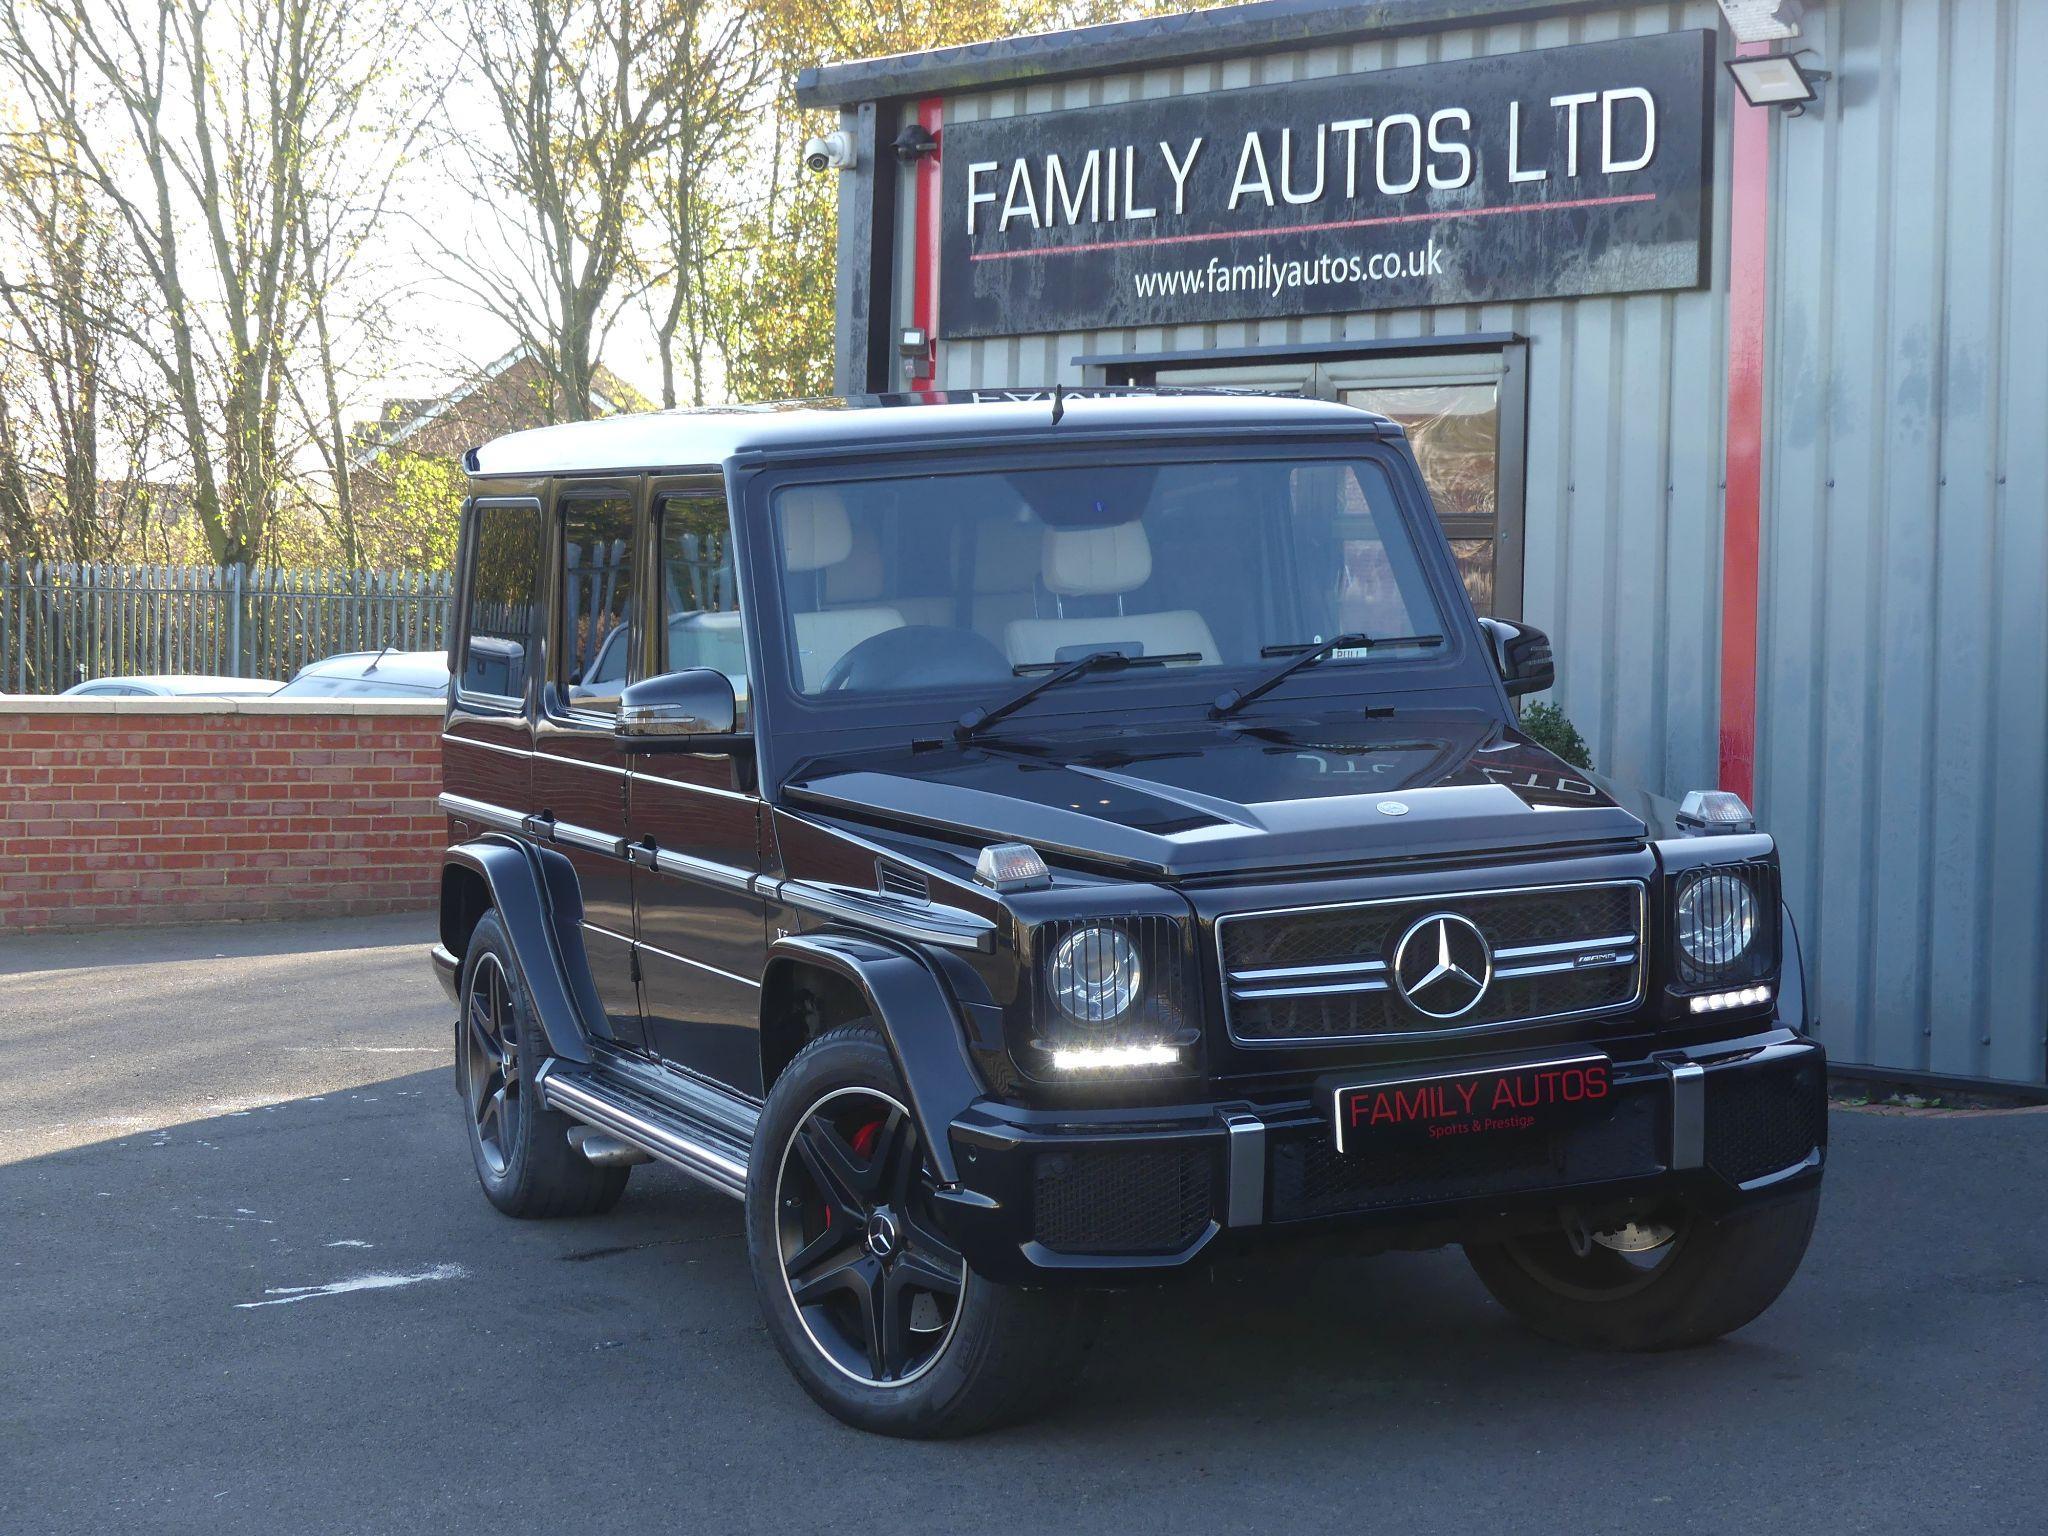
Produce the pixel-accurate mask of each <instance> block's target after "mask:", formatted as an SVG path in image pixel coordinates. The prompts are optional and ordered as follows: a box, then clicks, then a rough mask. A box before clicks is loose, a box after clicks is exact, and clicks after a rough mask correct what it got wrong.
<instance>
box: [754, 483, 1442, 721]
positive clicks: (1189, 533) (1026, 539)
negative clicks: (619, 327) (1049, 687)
mask: <svg viewBox="0 0 2048 1536" xmlns="http://www.w3.org/2000/svg"><path fill="white" fill-rule="evenodd" d="M773 504H774V509H775V514H774V521H775V523H776V527H777V532H778V534H779V538H780V561H781V567H782V569H781V580H782V585H783V595H784V602H785V606H786V607H787V609H788V612H789V628H788V639H789V643H790V645H791V648H792V651H793V656H794V665H793V667H792V672H793V673H794V676H793V678H792V682H793V684H794V686H795V687H796V688H797V690H798V691H799V692H801V693H804V694H807V695H813V696H823V695H828V694H830V695H837V694H846V693H853V694H859V693H871V692H891V691H903V690H913V689H923V688H936V687H961V686H967V685H982V684H1010V683H1012V682H1013V680H1014V679H1016V678H1019V677H1028V676H1032V675H1035V674H1039V673H1043V672H1046V671H1049V670H1051V669H1052V668H1054V667H1057V666H1059V665H1061V664H1062V663H1065V662H1069V661H1073V660H1075V659H1077V658H1079V657H1081V656H1084V655H1087V654H1089V653H1090V652H1094V651H1102V650H1113V651H1118V652H1121V653H1122V654H1124V655H1126V656H1129V657H1131V658H1133V659H1140V660H1145V661H1148V662H1150V663H1152V664H1156V665H1158V666H1160V667H1162V668H1164V669H1168V670H1172V671H1181V670H1198V669H1204V668H1208V669H1222V668H1231V667H1258V666H1270V665H1271V664H1272V662H1273V660H1274V658H1276V657H1278V656H1284V655H1286V654H1289V653H1290V649H1298V648H1303V647H1308V646H1313V645H1316V644H1319V643H1321V642H1323V641H1325V640H1328V639H1330V638H1332V637H1334V636H1336V635H1340V634H1347V633H1360V634H1367V635H1371V636H1373V637H1375V638H1376V639H1383V640H1390V641H1398V640H1400V639H1401V638H1402V637H1426V638H1425V639H1424V640H1423V641H1418V642H1417V643H1414V644H1408V645H1402V644H1398V643H1396V644H1390V645H1388V646H1386V647H1384V648H1376V649H1374V650H1372V651H1371V652H1369V653H1368V654H1366V655H1361V656H1352V657H1347V656H1342V655H1340V656H1339V657H1337V658H1335V659H1334V660H1333V662H1332V665H1335V666H1350V665H1368V666H1381V665H1383V664H1389V663H1394V662H1398V661H1400V660H1403V659H1407V660H1412V659H1414V658H1415V657H1416V656H1418V655H1425V654H1428V653H1429V648H1430V646H1431V645H1433V644H1438V643H1440V637H1441V636H1442V635H1443V634H1444V632H1445V630H1446V625H1445V622H1444V620H1443V617H1442V615H1441V612H1440V610H1439V608H1438V605H1437V602H1436V599H1435V597H1434V596H1433V595H1432V593H1431V590H1430V587H1429V583H1428V581H1427V580H1426V578H1425V576H1424V572H1423V566H1422V562H1421V559H1420V556H1419V554H1418V552H1417V549H1416V547H1415V545H1414V543H1413V541H1412V539H1411V538H1410V536H1409V533H1408V528H1407V524H1406V523H1405V522H1404V521H1403V519H1402V517H1401V515H1400V513H1399V510H1398V508H1397V506H1396V501H1395V495H1394V488H1393V484H1392V482H1391V481H1390V480H1389V479H1388V477H1387V473H1386V471H1385V470H1384V469H1383V468H1382V467H1381V465H1380V464H1379V463H1378V462H1376V461H1374V460H1372V459H1367V458H1355V459H1353V458H1336V459H1314V460H1288V459H1276V458H1258V459H1245V460H1238V461H1222V462H1208V463H1174V464H1095V465H1088V466H1060V467H1048V468H1043V469H1027V470H1013V471H1006V472H1001V473H960V474H946V473H938V474H929V475H923V476H919V477H916V478H904V479H893V480H865V481H857V482H848V483H843V484H836V485H818V484H811V485H791V486H786V487H784V488H783V489H781V490H780V491H778V492H777V493H776V495H775V497H774V499H773Z"/></svg>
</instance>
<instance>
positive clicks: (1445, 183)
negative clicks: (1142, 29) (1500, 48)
mask: <svg viewBox="0 0 2048 1536" xmlns="http://www.w3.org/2000/svg"><path fill="white" fill-rule="evenodd" d="M1713 59H1714V38H1713V35H1712V34H1711V33H1709V32H1705V31H1693V32H1673V33H1665V34H1662V35H1658V36H1649V37H1635V38H1621V39H1617V40H1615V41H1612V42H1604V43H1586V44H1580V45H1576V46H1572V47H1565V48H1546V49H1541V50H1537V51H1534V52H1528V53H1516V54H1502V55H1498V56H1494V57H1488V58H1475V59H1460V60H1455V61H1451V62H1446V63H1440V64H1420V65H1415V66H1412V67H1410V68H1405V69H1392V70H1383V71H1379V72H1377V73H1373V74H1362V75H1336V76H1330V77H1327V78H1323V79H1316V80H1301V81H1294V82H1291V83H1288V84H1285V85H1268V86H1248V87H1243V88H1240V89H1235V90H1225V91H1212V92H1206V93H1203V94H1199V95H1192V96H1175V97H1160V98H1155V99H1150V100H1141V101H1130V102H1120V103H1117V104H1116V105H1113V106H1103V107H1089V108H1081V109H1075V110H1070V111H1054V112H1043V113H1036V114H1032V115H1029V116H1022V117H1007V118H987V119H983V120H980V121H969V122H959V123H951V124H948V125H947V126H946V128H945V129H944V132H943V136H942V147H941V153H942V157H943V160H942V175H941V193H940V197H941V217H940V230H939V240H940V256H939V262H940V266H939V292H940V301H939V315H940V323H939V334H940V335H942V336H989V335H1015V334H1029V333H1042V332H1050V331H1061V330H1080V329H1096V328H1107V327H1116V326H1132V325H1176V324H1186V323H1189V322H1199V321H1208V320H1248V319H1263V318H1268V317H1273V316H1286V315H1305V314H1328V313H1337V312H1343V311H1350V310H1373V309H1392V308H1405V307H1407V306H1411V305H1432V304H1483V303H1494V302H1500V301H1506V300H1515V299H1538V298H1555V297H1566V296H1572V295H1578V294H1591V293H1633V292H1642V291H1646V290H1653V289H1660V288H1691V287H1698V286H1701V285H1703V284H1704V283H1705V282H1706V281H1707V260H1708V242H1707V230H1708V227H1709V198H1710V189H1711V185H1712V174H1711V173H1712V162H1711V156H1712V144H1713V141H1712V135H1711V130H1710V124H1711V123H1712V120H1713V88H1714V79H1713Z"/></svg>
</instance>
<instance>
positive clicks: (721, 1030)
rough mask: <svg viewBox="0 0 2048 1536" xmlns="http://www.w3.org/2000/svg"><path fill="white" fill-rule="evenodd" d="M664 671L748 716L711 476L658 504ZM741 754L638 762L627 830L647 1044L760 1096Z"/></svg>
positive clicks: (749, 829)
mask: <svg viewBox="0 0 2048 1536" xmlns="http://www.w3.org/2000/svg"><path fill="white" fill-rule="evenodd" d="M654 516H655V536H656V537H655V548H656V565H655V583H654V590H655V594H656V596H655V599H654V603H655V611H654V612H653V614H652V618H653V620H654V622H653V624H652V625H651V626H650V627H651V629H652V630H653V635H652V637H651V638H652V639H653V641H654V644H655V647H656V650H655V654H654V657H653V658H652V662H651V665H652V667H653V669H654V670H655V671H658V672H679V671H682V670H683V669H685V668H687V667H713V668H716V669H717V670H719V671H721V672H723V673H725V675H726V676H727V677H729V678H730V679H732V683H733V692H734V694H735V696H736V697H737V699H738V700H739V703H740V717H741V723H742V726H743V727H744V726H745V725H746V723H747V720H748V698H749V690H748V682H747V650H746V641H745V638H744V636H743V635H742V633H741V629H740V605H739V587H738V584H737V580H736V578H735V575H734V569H733V554H732V539H731V529H730V525H729V524H728V522H727V518H726V505H725V494H724V489H723V487H722V485H721V484H720V483H719V482H718V481H717V480H715V479H706V480H702V481H681V482H673V483H664V484H663V485H662V486H661V487H659V488H658V489H657V492H656V494H655V496H654ZM751 770H752V758H751V756H750V755H749V754H747V753H745V752H740V753H732V752H723V753H707V752H690V751H678V750H673V749H670V750H662V751H653V752H639V753H635V754H634V755H633V757H632V758H631V760H630V773H629V784H630V787H629V804H630V815H629V819H628V832H629V834H630V836H631V838H632V841H633V843H634V855H635V858H636V860H637V861H638V863H637V867H636V869H635V871H634V875H633V880H634V894H635V897H636V904H637V908H638V927H637V929H636V935H637V938H638V940H639V958H640V977H641V996H642V1003H643V1007H644V1009H645V1019H646V1029H647V1042H648V1045H649V1046H650V1048H652V1049H653V1050H654V1051H655V1052H656V1053H657V1054H659V1055H660V1056H661V1057H662V1058H663V1059H664V1060H666V1061H668V1062H670V1063H671V1064H673V1065H675V1066H679V1067H682V1068H684V1069H686V1070H688V1071H691V1072H694V1073H697V1074H700V1075H702V1076H705V1077H709V1078H712V1079H714V1080H715V1081H717V1082H720V1083H723V1084H725V1085H727V1086H728V1087H732V1088H737V1089H739V1090H740V1091H741V1092H743V1093H748V1094H753V1095H758V1094H759V1093H760V1092H761V1050H760V1040H759V1019H760V978H761V970H762V967H763V966H764V965H765V963H766V960H767V940H766V935H765V926H764V925H765V913H764V908H763V903H762V902H761V900H760V899H759V898H758V897H756V896H755V895H754V894H753V890H752V885H751V882H752V880H753V878H754V876H755V875H756V874H758V873H759V872H760V868H761V860H760V839H761V835H762V806H761V799H760V796H759V794H758V793H757V792H756V789H757V786H756V784H755V782H754V776H753V773H752V771H751Z"/></svg>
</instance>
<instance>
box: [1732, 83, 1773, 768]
mask: <svg viewBox="0 0 2048 1536" xmlns="http://www.w3.org/2000/svg"><path fill="white" fill-rule="evenodd" d="M1767 52H1769V49H1768V48H1767V47H1766V46H1765V45H1764V44H1761V43H1744V44H1741V45H1740V46H1738V47H1737V48H1736V50H1735V53H1736V56H1737V57H1738V58H1747V57H1749V56H1750V55H1752V54H1760V53H1767ZM1734 111H1735V122H1734V137H1735V146H1734V155H1733V161H1734V165H1733V169H1732V181H1731V185H1730V190H1729V199H1728V438H1727V443H1728V457H1727V463H1726V466H1725V478H1726V480H1727V485H1728V488H1727V493H1726V494H1725V496H1724V497H1723V498H1722V506H1723V513H1724V521H1723V525H1722V532H1721V788H1723V789H1732V790H1733V791H1735V793H1736V794H1738V795H1740V796H1742V798H1743V799H1745V800H1748V799H1750V798H1751V797H1752V796H1753V794H1754V793H1755V789H1756V656H1757V569H1758V559H1759V552H1760V548H1761V526H1762V507H1763V467H1764V298H1765V295H1764V284H1765V279H1766V275H1767V268H1768V265H1769V262H1770V212H1771V208H1770V196H1771V186H1770V178H1771V158H1770V157H1771V108H1769V107H1753V106H1751V105H1749V103H1748V102H1746V101H1744V100H1743V99H1742V93H1741V92H1740V91H1736V92H1735V93H1734Z"/></svg>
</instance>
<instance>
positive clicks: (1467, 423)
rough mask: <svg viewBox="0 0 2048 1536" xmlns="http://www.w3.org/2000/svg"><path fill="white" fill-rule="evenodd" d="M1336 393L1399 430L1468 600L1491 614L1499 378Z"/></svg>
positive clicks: (1496, 533) (1496, 528)
mask: <svg viewBox="0 0 2048 1536" xmlns="http://www.w3.org/2000/svg"><path fill="white" fill-rule="evenodd" d="M1338 399H1340V400H1342V401H1343V402H1344V403H1345V404H1346V405H1357V406H1363V407H1364V408H1365V409H1366V410H1368V411H1376V412H1378V413H1379V414H1380V415H1382V416H1391V417H1392V418H1393V419H1394V420H1395V421H1398V422H1399V423H1401V425H1402V426H1403V427H1405V428H1406V429H1407V432H1408V444H1409V446H1410V447H1411V448H1413V449H1414V450H1415V461H1416V463H1417V464H1418V465H1420V466H1421V469H1422V481H1423V484H1425V485H1427V486H1428V487H1429V496H1430V500H1431V501H1433V502H1435V503H1436V515H1437V517H1438V518H1440V519H1441V520H1442V522H1443V525H1444V534H1445V536H1446V537H1447V538H1448V539H1449V540H1450V541H1451V553H1452V554H1453V555H1454V556H1456V557H1457V561H1458V574H1459V575H1460V576H1462V577H1463V578H1464V580H1465V590H1466V592H1468V593H1469V594H1470V595H1471V598H1472V606H1473V607H1474V608H1477V609H1478V610H1479V612H1480V614H1481V615H1482V616H1483V615H1487V614H1491V613H1492V612H1493V611H1494V586H1495V563H1496V561H1495V556H1496V550H1497V546H1498V539H1499V531H1500V523H1499V518H1500V506H1499V495H1498V493H1499V488H1500V385H1499V383H1498V382H1497V381H1495V380H1491V379H1488V380H1484V381H1474V382H1470V383H1464V384H1368V385H1365V386H1363V387H1361V388H1357V389H1345V390H1342V391H1340V392H1339V394H1338Z"/></svg>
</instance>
